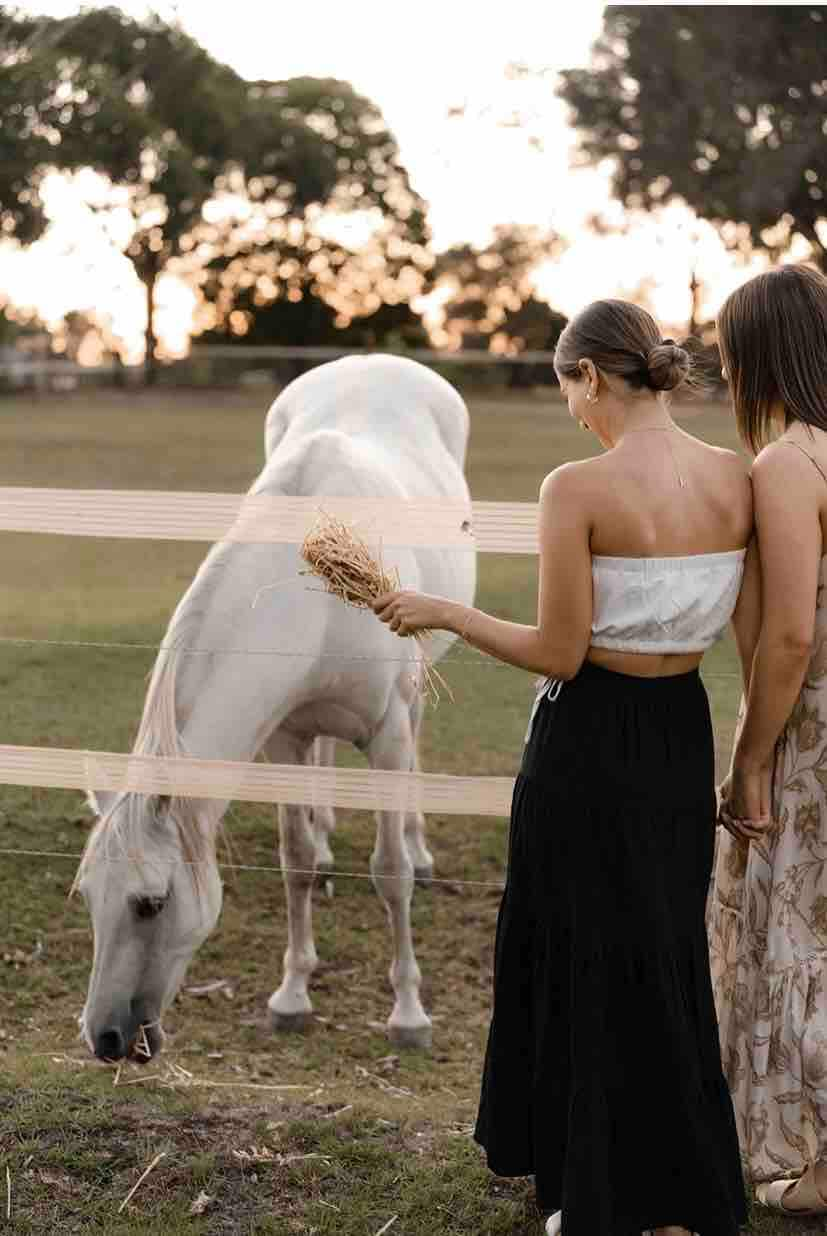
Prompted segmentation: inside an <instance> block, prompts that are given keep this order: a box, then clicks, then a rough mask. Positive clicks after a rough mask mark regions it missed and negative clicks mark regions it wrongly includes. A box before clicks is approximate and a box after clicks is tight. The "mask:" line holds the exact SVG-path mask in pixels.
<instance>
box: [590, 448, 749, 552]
mask: <svg viewBox="0 0 827 1236" xmlns="http://www.w3.org/2000/svg"><path fill="white" fill-rule="evenodd" d="M681 481H683V484H681ZM583 483H584V486H587V487H588V501H589V505H590V508H591V509H592V511H593V531H592V537H591V550H592V553H593V554H596V555H606V556H610V557H624V558H637V557H640V558H649V557H659V558H665V557H672V556H686V555H691V554H714V553H723V552H726V551H727V550H734V549H743V548H744V547H745V546H746V544H747V542H748V541H749V538H750V534H751V531H752V494H751V490H750V483H749V472H748V464H747V462H746V460H745V459H744V458H743V457H742V456H740V455H737V454H736V453H735V452H734V451H728V450H722V449H721V448H719V447H713V446H708V445H707V444H706V443H705V442H701V441H699V440H698V439H697V438H694V437H692V435H691V434H688V433H684V432H683V431H682V430H680V429H677V428H675V429H665V430H643V431H640V432H639V433H636V432H635V431H632V432H630V433H627V434H626V435H625V436H624V438H623V440H622V442H621V443H620V444H619V445H618V446H616V447H615V448H614V450H612V451H609V452H608V453H607V454H605V455H602V456H600V457H599V458H597V459H592V460H588V461H587V462H586V466H585V467H584V468H583Z"/></svg>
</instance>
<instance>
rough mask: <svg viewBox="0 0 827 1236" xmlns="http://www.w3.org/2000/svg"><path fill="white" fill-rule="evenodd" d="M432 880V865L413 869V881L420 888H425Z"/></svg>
mask: <svg viewBox="0 0 827 1236" xmlns="http://www.w3.org/2000/svg"><path fill="white" fill-rule="evenodd" d="M433 878H434V865H433V863H431V864H430V866H428V867H414V880H415V881H416V883H417V884H418V885H419V887H420V888H427V887H428V885H429V884H430V883H431V880H433Z"/></svg>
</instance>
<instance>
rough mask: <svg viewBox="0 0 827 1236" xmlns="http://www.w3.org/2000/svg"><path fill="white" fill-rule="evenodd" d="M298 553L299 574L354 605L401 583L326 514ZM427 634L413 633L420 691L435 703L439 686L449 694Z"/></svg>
mask: <svg viewBox="0 0 827 1236" xmlns="http://www.w3.org/2000/svg"><path fill="white" fill-rule="evenodd" d="M301 555H302V557H303V558H304V560H305V562H306V563H307V564H308V566H309V568H310V570H309V571H303V572H302V574H304V575H315V576H316V577H317V578H318V579H320V580H322V582H323V583H324V586H325V589H326V591H327V592H330V593H332V594H333V595H334V596H336V597H338V598H339V600H340V601H344V603H345V605H353V606H355V607H356V608H357V609H372V608H373V603H374V601H375V600H376V598H377V597H379V596H381V595H382V593H383V592H396V591H398V589H399V588H400V587H401V584H400V581H399V572H398V571H397V570H396V569H395V568H394V570H393V571H392V572H391V573H390V574H388V573H387V572H386V571H385V569H384V566H383V565H382V563H381V562H377V560H376V559H375V558H374V556H373V554H372V553H371V552H370V549H369V548H368V546H367V545H366V544H365V542H364V541H363V540H362V539H361V537H359V536H357V535H356V533H355V532H354V530H353V528H352V527H351V526H349V525H348V524H346V523H343V521H342V520H340V519H334V518H333V517H332V516H330V515H326V514H322V515H321V516H320V518H319V520H318V522H317V523H316V525H315V526H314V527H313V528H312V529H311V531H310V532H309V533H308V534H307V536H306V537H305V539H304V542H303V544H302V547H301ZM429 638H430V632H429V631H417V632H415V634H414V635H413V639H415V640H416V642H417V644H418V645H419V649H420V654H421V658H422V691H423V693H425V694H427V695H428V696H429V697H430V699H431V701H432V703H433V704H434V705H436V704H438V703H439V687H440V686H442V687H444V688H445V690H446V691H447V692H448V696H449V698H450V699H451V700H453V696H452V695H451V688H450V687H449V686H448V684H447V682H446V681H445V679H444V678H443V677H442V675H441V674H440V673H439V671H438V670H437V669H436V668H435V667H434V665H433V664H432V663H431V661H430V659H429V657H428V655H427V654H426V652H425V649H424V641H425V640H426V639H429Z"/></svg>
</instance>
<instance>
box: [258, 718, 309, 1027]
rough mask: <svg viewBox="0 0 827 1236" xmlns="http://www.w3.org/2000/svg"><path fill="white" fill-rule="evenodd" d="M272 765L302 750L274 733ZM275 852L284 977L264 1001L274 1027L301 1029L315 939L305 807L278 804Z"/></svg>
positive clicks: (296, 757)
mask: <svg viewBox="0 0 827 1236" xmlns="http://www.w3.org/2000/svg"><path fill="white" fill-rule="evenodd" d="M266 751H267V755H268V758H269V759H271V760H272V761H273V762H274V763H281V764H288V763H297V764H298V763H302V762H303V761H304V756H305V752H304V751H303V750H297V749H296V748H295V747H294V745H293V744H292V743H291V742H289V740H284V739H282V738H280V737H278V736H277V737H274V738H273V739H271V740H270V742H268V744H267V747H266ZM278 810H279V856H280V859H281V867H282V873H283V879H284V887H285V892H286V895H287V948H286V950H285V953H284V978H283V979H282V981H281V986H280V987H279V989H278V990H277V991H274V992H273V994H272V996H271V997H270V999H269V1000H268V1001H267V1007H268V1009H269V1012H270V1024H271V1026H272V1027H273V1029H274V1030H300V1029H303V1028H304V1027H305V1026H306V1025H307V1023H308V1022H309V1020H310V1017H311V1015H312V1013H313V1005H312V1004H311V1003H310V996H309V995H308V991H307V986H308V983H309V981H310V977H311V975H312V974H313V971H314V970H315V968H316V966H317V964H318V957H317V955H316V946H315V943H314V941H313V899H312V892H313V883H314V880H315V878H316V876H315V872H316V842H315V839H314V836H313V829H312V828H311V826H310V821H309V819H308V812H307V808H306V807H303V806H297V805H295V804H291V803H280V804H279V809H278Z"/></svg>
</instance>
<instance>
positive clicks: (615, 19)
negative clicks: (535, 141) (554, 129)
mask: <svg viewBox="0 0 827 1236" xmlns="http://www.w3.org/2000/svg"><path fill="white" fill-rule="evenodd" d="M826 53H827V8H825V6H823V5H811V6H802V5H764V6H761V5H757V6H756V5H753V6H749V7H747V8H744V7H742V6H741V7H739V6H737V5H651V6H648V7H647V6H646V5H609V6H607V8H606V11H605V18H604V27H603V32H602V34H601V36H600V38H599V39H598V40H597V42H596V44H595V46H594V50H593V55H592V62H591V66H590V67H589V68H585V69H572V70H569V71H567V72H565V73H564V74H563V75H562V76H563V84H562V86H561V87H560V93H561V95H562V97H563V98H564V99H566V101H567V102H568V103H569V104H570V105H571V107H572V109H573V116H574V121H575V124H576V125H577V127H578V129H579V131H580V145H581V149H582V152H583V156H584V158H585V159H586V160H588V161H590V162H597V161H599V160H601V159H604V158H606V157H607V156H610V157H613V158H614V159H615V161H616V174H615V188H616V191H617V193H618V195H619V197H620V198H621V199H622V200H623V201H624V202H625V203H626V204H627V205H629V206H651V205H653V204H654V203H657V202H662V201H664V200H665V199H667V198H668V197H669V196H671V195H679V196H680V197H682V198H684V199H685V200H686V201H687V202H688V203H689V204H690V205H691V206H692V207H693V208H694V209H695V211H697V213H698V214H699V215H701V216H703V217H704V218H707V219H711V220H713V221H715V222H719V223H723V224H728V225H729V226H730V230H732V222H733V221H734V222H735V223H742V224H746V225H748V227H749V229H750V232H751V236H752V241H753V243H754V244H755V245H757V246H762V247H764V248H768V249H770V250H773V251H778V250H781V249H783V248H785V247H786V245H787V244H788V243H789V239H790V236H791V234H792V233H793V232H800V233H801V234H802V235H803V236H805V237H806V238H807V240H808V241H809V242H810V244H811V246H812V248H813V254H814V256H815V257H816V259H817V260H818V261H819V262H821V263H822V264H823V263H824V261H825V256H826V255H825V248H824V244H823V241H822V235H823V233H822V234H820V232H819V224H820V222H821V220H822V219H823V218H824V193H825V188H826V187H827V186H826V184H825V182H826V181H827V143H826V142H825V132H827V75H825V67H824V62H825V54H826ZM725 231H726V229H725ZM732 234H733V238H734V231H733V232H732Z"/></svg>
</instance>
